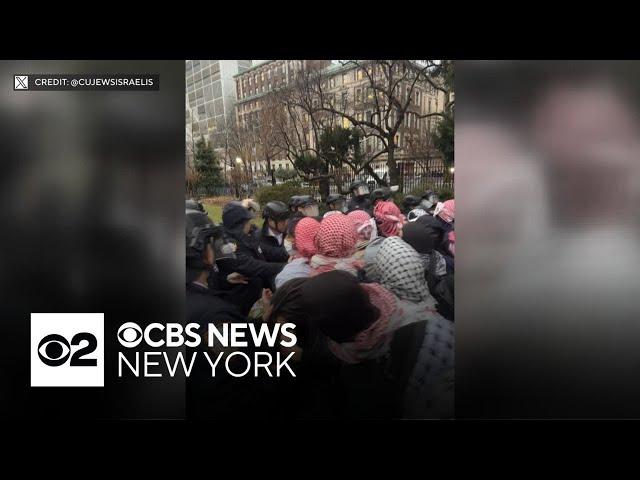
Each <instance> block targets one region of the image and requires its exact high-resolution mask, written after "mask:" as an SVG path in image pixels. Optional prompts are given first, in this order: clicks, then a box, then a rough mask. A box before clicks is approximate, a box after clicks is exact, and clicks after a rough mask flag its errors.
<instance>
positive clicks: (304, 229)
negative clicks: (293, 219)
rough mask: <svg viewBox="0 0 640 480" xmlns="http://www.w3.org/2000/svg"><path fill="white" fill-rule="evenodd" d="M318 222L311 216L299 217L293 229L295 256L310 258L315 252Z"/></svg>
mask: <svg viewBox="0 0 640 480" xmlns="http://www.w3.org/2000/svg"><path fill="white" fill-rule="evenodd" d="M319 228H320V223H319V222H318V221H317V220H316V219H314V218H311V217H304V218H303V219H301V220H300V221H299V222H298V224H297V225H296V228H295V230H294V235H295V246H296V251H297V252H298V255H297V257H304V258H311V257H313V256H314V255H315V254H316V243H315V240H316V235H317V233H318V229H319Z"/></svg>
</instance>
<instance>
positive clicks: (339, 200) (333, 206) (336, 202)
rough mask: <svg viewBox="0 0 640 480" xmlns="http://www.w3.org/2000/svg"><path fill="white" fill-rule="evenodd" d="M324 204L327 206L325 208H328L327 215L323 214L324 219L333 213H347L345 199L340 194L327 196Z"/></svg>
mask: <svg viewBox="0 0 640 480" xmlns="http://www.w3.org/2000/svg"><path fill="white" fill-rule="evenodd" d="M325 203H326V204H327V207H328V208H329V210H328V211H327V213H325V214H324V216H325V217H326V216H327V215H332V214H334V213H347V206H346V205H345V198H344V197H343V196H342V195H340V194H337V193H332V194H331V195H329V196H328V197H327V200H326V202H325Z"/></svg>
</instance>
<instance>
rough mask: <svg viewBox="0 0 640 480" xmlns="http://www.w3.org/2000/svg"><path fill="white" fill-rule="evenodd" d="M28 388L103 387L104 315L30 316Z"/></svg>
mask: <svg viewBox="0 0 640 480" xmlns="http://www.w3.org/2000/svg"><path fill="white" fill-rule="evenodd" d="M31 386H32V387H103V386H104V314H102V313H32V314H31Z"/></svg>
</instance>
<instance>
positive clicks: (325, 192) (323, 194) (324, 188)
mask: <svg viewBox="0 0 640 480" xmlns="http://www.w3.org/2000/svg"><path fill="white" fill-rule="evenodd" d="M321 173H322V175H327V174H328V173H329V166H328V165H326V164H325V165H324V167H323V168H322V172H321ZM318 190H319V191H320V198H321V199H322V201H324V200H326V199H327V197H328V196H329V177H328V176H323V177H322V178H321V179H320V182H319V185H318Z"/></svg>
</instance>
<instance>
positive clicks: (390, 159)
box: [387, 141, 403, 192]
mask: <svg viewBox="0 0 640 480" xmlns="http://www.w3.org/2000/svg"><path fill="white" fill-rule="evenodd" d="M395 150H396V147H395V145H393V144H392V142H391V141H389V152H388V153H387V168H388V169H389V181H390V183H391V185H398V187H399V191H400V192H402V191H403V189H402V178H401V177H400V170H399V169H398V164H397V163H396V159H395Z"/></svg>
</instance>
